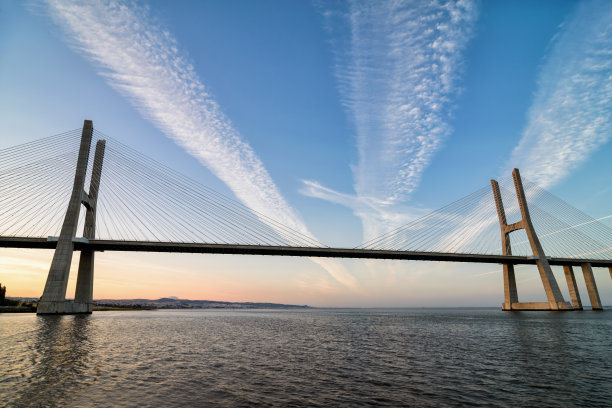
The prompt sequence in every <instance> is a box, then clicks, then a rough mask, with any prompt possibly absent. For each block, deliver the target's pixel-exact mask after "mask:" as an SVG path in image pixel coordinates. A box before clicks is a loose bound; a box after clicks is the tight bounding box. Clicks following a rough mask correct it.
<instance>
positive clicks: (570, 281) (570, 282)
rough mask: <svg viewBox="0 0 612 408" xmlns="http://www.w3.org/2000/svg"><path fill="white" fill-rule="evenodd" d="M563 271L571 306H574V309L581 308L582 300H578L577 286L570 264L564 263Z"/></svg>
mask: <svg viewBox="0 0 612 408" xmlns="http://www.w3.org/2000/svg"><path fill="white" fill-rule="evenodd" d="M563 272H564V273H565V280H566V281H567V288H568V290H569V294H570V300H571V301H572V308H574V310H582V301H581V300H580V293H579V292H578V286H576V276H574V269H573V268H572V266H571V265H564V266H563Z"/></svg>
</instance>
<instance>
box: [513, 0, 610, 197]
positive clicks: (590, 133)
mask: <svg viewBox="0 0 612 408" xmlns="http://www.w3.org/2000/svg"><path fill="white" fill-rule="evenodd" d="M611 21H612V3H610V2H609V1H585V2H582V3H580V4H579V5H578V6H577V9H576V11H575V12H574V13H573V14H572V15H571V16H570V18H569V19H568V20H567V21H566V22H565V24H564V25H563V26H562V27H561V30H560V32H559V34H558V35H557V36H556V38H555V39H554V40H553V42H552V46H551V48H550V51H549V54H548V55H547V56H546V58H545V60H544V63H543V65H542V67H541V69H540V73H539V77H538V87H537V91H536V93H535V98H534V101H533V104H532V106H531V108H530V109H529V113H528V122H527V125H526V127H525V130H524V131H523V136H522V139H521V141H520V143H519V144H518V146H517V147H516V148H515V149H514V151H513V152H512V155H511V158H510V161H509V166H508V167H519V168H520V169H521V173H522V174H524V175H525V176H526V177H528V178H531V179H532V180H537V182H538V184H539V185H541V186H542V187H548V186H551V185H553V184H555V183H556V182H558V181H560V180H561V179H563V178H564V177H565V176H567V175H568V174H569V173H571V172H572V171H573V170H575V169H576V168H577V167H578V166H579V165H580V164H581V163H582V162H583V161H584V160H586V159H587V158H588V157H589V156H590V155H591V154H592V153H593V152H595V151H596V150H597V149H598V148H599V147H600V146H601V145H603V144H604V143H606V142H607V141H609V140H610V138H612V25H611V24H610V22H611Z"/></svg>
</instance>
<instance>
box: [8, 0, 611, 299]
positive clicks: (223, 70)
mask: <svg viewBox="0 0 612 408" xmlns="http://www.w3.org/2000/svg"><path fill="white" fill-rule="evenodd" d="M611 16H612V6H611V5H610V4H609V3H608V2H604V1H601V2H593V1H587V2H576V1H538V2H532V1H488V2H473V1H457V2H431V3H425V2H418V1H415V2H340V1H337V2H336V1H334V2H307V1H303V2H282V1H257V2H252V1H210V2H208V1H207V2H188V1H183V2H180V1H179V2H164V1H150V2H123V1H118V2H115V1H108V2H76V3H70V2H63V1H42V2H17V1H4V2H2V3H0V55H1V57H0V58H1V59H0V134H1V135H2V138H0V148H2V147H7V146H11V145H14V144H17V143H21V142H24V141H28V140H33V139H37V138H40V137H44V136H48V135H51V134H54V133H59V132H62V131H65V130H69V129H74V128H77V127H79V126H80V125H81V124H82V121H83V119H86V118H87V119H92V120H93V121H94V126H95V127H96V128H97V129H99V130H101V131H103V132H104V133H106V134H109V135H111V136H112V137H114V138H116V139H119V140H120V141H122V142H124V143H126V144H128V145H130V146H133V147H135V148H137V149H138V150H140V151H141V152H143V153H145V154H147V155H149V156H151V157H153V158H155V159H157V160H159V161H161V162H163V163H165V164H167V165H168V166H170V167H172V168H175V169H177V170H179V171H181V172H183V173H185V174H188V175H190V176H191V177H193V178H195V179H197V180H199V181H201V182H202V183H203V184H205V185H208V186H210V187H212V188H214V189H216V190H218V191H221V192H224V193H226V194H228V195H234V196H236V197H237V198H238V199H239V200H240V201H242V202H243V203H245V204H246V205H248V206H250V207H252V208H255V209H257V210H259V211H262V212H266V211H268V212H269V213H271V214H273V215H274V217H275V218H277V219H279V220H280V221H281V222H283V223H285V224H287V225H290V226H292V227H293V228H295V229H297V230H300V231H303V232H308V233H311V234H312V235H313V236H315V237H316V238H317V239H319V240H320V241H321V242H324V243H325V244H328V245H333V246H348V247H352V246H355V245H358V244H359V243H361V242H363V241H365V240H366V239H368V238H371V237H373V236H376V235H377V234H380V233H382V232H385V231H386V230H388V229H389V228H391V227H393V226H396V225H398V224H401V223H403V222H406V221H408V220H410V219H412V218H414V217H416V216H418V215H419V214H423V213H426V212H427V211H429V210H431V209H435V208H439V207H441V206H443V205H445V204H447V203H449V202H451V201H454V200H455V199H457V198H460V197H462V196H464V195H466V194H469V193H471V192H472V191H474V190H476V189H478V188H480V187H483V186H485V185H487V183H488V181H489V179H491V178H498V177H501V176H505V175H508V174H509V172H510V171H511V169H512V168H513V167H519V168H520V169H521V171H522V174H523V175H524V176H526V177H528V178H529V179H530V180H532V181H534V182H536V183H538V184H540V185H542V186H544V187H546V188H548V189H550V190H551V191H552V192H553V193H555V194H557V195H559V196H560V197H561V198H563V199H564V200H566V201H568V202H569V203H571V204H573V205H574V206H576V207H578V208H580V209H582V210H583V211H585V212H587V213H588V214H590V215H592V216H593V217H595V218H599V217H605V216H607V215H610V214H612V211H611V210H610V208H611V207H610V205H609V203H610V202H612V188H611V187H610V186H609V177H610V174H612V163H611V161H610V160H609V159H608V158H609V157H610V153H612V146H611V144H610V143H609V139H610V137H611V136H612V129H611V123H612V120H611V115H612V108H611V106H612V101H611V98H612V85H611V83H612V81H610V75H611V73H612V67H611V65H612V57H611V52H612V31H611V29H610V28H608V25H609V24H608V22H609V21H610V17H611ZM608 221H609V219H608ZM160 259H161V258H160ZM163 259H165V260H166V261H165V262H167V265H168V269H172V268H175V267H174V264H175V263H176V262H177V261H176V259H177V258H176V257H173V258H163ZM189 259H190V260H193V262H192V263H190V264H189V265H182V266H181V268H183V270H184V271H190V270H195V269H193V268H196V266H195V265H196V264H198V263H199V264H202V263H205V262H208V261H210V262H212V263H213V264H214V265H215V267H219V268H221V266H219V265H218V263H219V262H221V263H223V267H224V268H227V269H228V270H229V269H232V268H233V269H240V268H241V267H242V266H241V262H242V261H233V260H227V259H224V260H218V258H215V259H214V260H211V259H212V258H211V257H200V258H189ZM104 262H106V261H104V259H103V260H102V261H101V263H102V265H104ZM181 262H182V261H181ZM190 262H191V261H190ZM232 262H234V263H233V264H232ZM255 262H256V264H257V266H256V268H257V269H258V270H265V271H266V273H265V274H264V275H266V274H267V275H266V276H268V278H269V279H271V280H275V279H278V278H279V274H285V273H286V272H284V271H285V270H286V269H287V268H293V267H294V265H298V266H297V267H296V268H298V269H299V271H300V272H299V275H300V276H302V277H303V279H302V280H301V281H300V282H299V283H297V281H295V280H291V279H290V278H287V277H283V284H282V285H279V286H278V288H277V289H274V290H272V289H271V290H270V291H268V292H266V291H264V290H263V289H262V288H260V287H258V288H256V289H257V290H254V292H253V294H252V295H251V297H250V298H245V297H249V292H248V291H246V289H241V290H238V289H235V292H232V291H231V290H232V289H231V287H233V286H232V285H235V284H233V283H226V286H227V285H229V286H227V287H228V288H230V289H227V288H226V286H223V285H222V284H221V283H219V282H217V281H215V280H214V279H213V278H212V277H211V278H210V280H207V281H205V282H204V283H203V285H204V286H206V287H207V288H208V290H209V292H204V293H197V292H196V293H194V292H189V291H187V290H186V289H181V287H178V286H177V287H176V288H173V289H174V290H175V291H176V292H177V293H166V294H165V295H179V296H180V295H181V293H183V294H186V295H187V294H188V295H189V296H192V297H204V296H208V297H211V296H213V297H214V294H215V293H223V295H224V296H227V297H230V298H234V299H237V300H240V299H242V300H253V299H252V297H256V298H257V299H256V300H262V299H263V297H264V296H267V298H265V300H270V301H288V300H291V299H292V295H288V294H287V293H291V292H292V291H293V293H295V291H298V290H299V291H300V293H305V294H304V295H300V296H298V299H299V300H300V301H302V300H303V301H302V302H301V303H311V304H317V305H346V306H355V305H361V306H364V305H365V306H367V305H384V306H403V305H420V304H439V301H440V296H441V295H437V294H436V293H438V292H437V291H438V289H432V288H435V287H436V281H439V280H440V278H441V277H442V276H444V278H443V279H446V280H448V283H446V285H442V289H439V291H440V292H439V293H441V294H447V293H452V292H453V290H454V287H457V286H461V285H462V283H460V281H459V280H460V279H462V278H460V276H461V273H462V272H461V270H462V269H461V267H459V266H457V267H456V268H457V269H456V270H455V272H453V268H454V266H452V265H445V266H444V267H443V269H444V272H436V270H438V269H439V268H440V266H439V265H433V266H427V265H424V264H419V265H418V268H416V269H418V271H414V269H415V268H414V267H413V264H411V263H405V264H400V265H397V264H393V265H389V264H386V263H385V264H382V263H374V264H368V263H360V264H358V265H356V262H352V261H350V262H339V261H332V260H324V261H318V265H316V264H314V263H312V262H310V261H308V260H300V261H299V262H298V261H296V263H291V262H290V261H287V260H280V261H279V260H274V259H272V260H269V259H265V260H262V259H258V260H257V261H255ZM108 263H111V261H108ZM190 268H192V269H190ZM482 268H485V267H482V266H477V267H475V268H474V271H481V270H482V273H488V272H487V271H488V269H487V270H485V269H486V268H485V269H482ZM488 268H489V269H490V268H491V267H488ZM101 269H104V266H102V267H101ZM185 273H189V272H185ZM194 273H195V272H194ZM436 273H437V274H438V275H436ZM446 274H448V275H446ZM162 275H163V274H162ZM98 276H99V275H98ZM313 276H314V277H313ZM487 276H488V275H487ZM43 279H44V278H43ZM160 279H162V280H163V276H161V275H160ZM236 279H238V280H240V279H245V277H244V276H243V275H240V274H239V275H237V277H236ZM490 279H491V280H490V281H489V282H488V283H483V284H482V287H479V288H478V289H474V290H475V292H472V293H466V294H465V296H463V297H461V296H459V297H457V298H453V301H456V302H458V303H462V304H479V305H480V304H495V305H496V304H497V303H499V302H498V300H499V301H500V302H501V293H502V292H501V290H500V289H501V286H500V285H501V276H492V277H491V278H490ZM529 279H531V278H529ZM529 279H528V280H529ZM111 280H112V279H111ZM608 280H609V279H608ZM315 281H316V282H315ZM385 282H386V283H385ZM398 282H399V283H398ZM605 284H606V283H602V285H605ZM41 285H42V284H41ZM215 285H218V287H219V288H221V287H223V288H224V289H223V290H218V291H217V292H215V291H214V289H215ZM262 285H264V286H266V285H268V286H270V285H271V284H270V282H269V281H266V280H265V279H263V283H262ZM537 285H538V282H537V281H535V283H534V281H533V280H529V282H528V283H527V284H525V285H524V286H525V289H526V292H527V293H529V294H532V293H533V294H534V296H535V294H537V293H539V292H538V290H539V289H538V288H537ZM272 286H274V285H272ZM394 286H396V287H398V288H400V289H407V288H408V287H410V288H411V290H420V291H421V292H424V293H425V295H423V296H424V297H415V298H416V299H417V300H416V301H410V299H407V297H408V296H406V298H404V297H402V295H401V291H400V289H397V290H396V289H394V288H393V287H394ZM608 286H609V285H608ZM604 288H605V286H604ZM148 290H149V289H147V287H144V286H143V287H142V288H138V289H137V290H136V291H140V292H139V293H144V294H146V293H152V292H148ZM224 290H225V291H224ZM181 291H182V292H181ZM396 291H397V292H396ZM479 291H480V292H479ZM405 292H409V291H408V290H406V291H405ZM602 292H603V289H602ZM608 292H609V290H608ZM254 293H257V295H255V294H254ZM96 294H97V293H96ZM103 294H104V295H105V296H104V297H113V296H112V291H111V290H110V289H109V291H108V296H106V295H107V292H104V293H103ZM389 294H392V295H389ZM483 294H484V295H483ZM162 295H163V294H162ZM481 295H483V296H482V299H484V300H483V301H482V302H480V301H476V302H474V301H473V299H474V296H481ZM134 296H136V294H135V295H134ZM97 297H101V296H97ZM123 297H125V296H123ZM293 297H295V295H293ZM602 297H604V298H605V296H604V294H603V293H602ZM498 298H499V299H498ZM362 299H365V300H362ZM436 302H438V303H436ZM470 302H471V303H470Z"/></svg>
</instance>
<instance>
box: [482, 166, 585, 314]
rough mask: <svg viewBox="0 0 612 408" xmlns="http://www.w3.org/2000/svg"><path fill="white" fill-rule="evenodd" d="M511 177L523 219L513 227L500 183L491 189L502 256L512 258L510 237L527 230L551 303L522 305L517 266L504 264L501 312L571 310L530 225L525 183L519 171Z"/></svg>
mask: <svg viewBox="0 0 612 408" xmlns="http://www.w3.org/2000/svg"><path fill="white" fill-rule="evenodd" d="M512 177H513V179H514V188H515V190H516V197H517V200H518V204H519V209H520V211H521V216H522V219H521V220H520V221H518V222H515V223H514V224H510V225H508V223H507V221H506V213H505V211H504V204H503V201H502V196H501V193H500V190H499V184H498V183H497V181H495V180H491V187H492V188H493V196H494V197H495V205H496V207H497V215H498V218H499V225H500V228H501V238H502V254H503V255H512V248H511V244H510V233H511V232H512V231H516V230H519V229H524V230H525V232H526V233H527V239H528V240H529V245H530V246H531V251H532V252H533V256H534V258H535V262H536V266H537V268H538V272H539V273H540V278H541V279H542V284H543V285H544V291H545V292H546V297H547V298H548V302H519V301H518V292H517V288H516V278H515V275H514V265H512V264H503V273H504V303H503V304H502V310H571V307H570V305H569V304H568V303H566V302H565V300H564V299H563V294H562V293H561V290H560V289H559V285H558V284H557V280H556V279H555V275H554V274H553V272H552V269H551V267H550V264H549V263H548V259H547V258H546V255H545V254H544V250H543V249H542V245H541V244H540V240H539V239H538V236H537V234H536V231H535V228H534V227H533V224H532V222H531V216H530V215H529V208H528V207H527V199H526V197H525V190H524V189H523V182H522V180H521V175H520V173H519V170H518V169H514V171H513V172H512ZM572 275H573V273H572ZM574 282H575V281H574ZM576 293H577V292H576Z"/></svg>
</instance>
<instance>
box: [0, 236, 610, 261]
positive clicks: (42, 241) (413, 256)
mask: <svg viewBox="0 0 612 408" xmlns="http://www.w3.org/2000/svg"><path fill="white" fill-rule="evenodd" d="M56 245H57V239H56V238H55V239H53V238H51V237H50V238H24V237H0V247H4V248H34V249H37V248H38V249H55V246H56ZM74 249H75V250H77V251H80V250H84V249H89V250H93V251H99V252H104V251H121V252H183V253H200V254H233V255H277V256H304V257H326V258H361V259H398V260H399V259H403V260H411V261H442V262H474V263H493V264H515V265H518V264H535V258H534V257H531V256H516V255H512V256H509V255H480V254H461V253H459V254H454V253H444V252H416V251H390V250H381V249H355V248H328V247H321V248H319V247H291V246H266V245H233V244H199V243H188V242H187V243H177V242H147V241H114V240H113V241H110V240H98V239H96V240H89V241H88V240H86V239H79V238H77V239H75V240H74ZM548 262H549V263H550V264H551V265H572V266H580V265H582V264H584V263H590V264H591V266H592V267H602V268H612V260H600V259H583V258H580V259H578V258H552V257H551V258H548Z"/></svg>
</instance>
